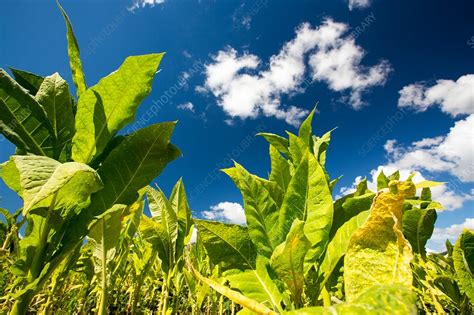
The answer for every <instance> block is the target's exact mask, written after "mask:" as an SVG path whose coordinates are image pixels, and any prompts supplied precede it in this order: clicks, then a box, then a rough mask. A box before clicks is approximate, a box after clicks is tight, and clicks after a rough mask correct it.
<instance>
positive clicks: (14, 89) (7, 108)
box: [0, 69, 56, 157]
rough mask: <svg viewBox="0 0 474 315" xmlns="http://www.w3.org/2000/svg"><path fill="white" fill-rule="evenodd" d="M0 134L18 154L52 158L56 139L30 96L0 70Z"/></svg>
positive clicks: (37, 105) (42, 111) (40, 109)
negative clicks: (16, 148) (15, 147)
mask: <svg viewBox="0 0 474 315" xmlns="http://www.w3.org/2000/svg"><path fill="white" fill-rule="evenodd" d="M0 131H1V132H2V133H3V134H4V135H5V137H6V138H7V139H8V140H10V141H11V142H13V143H14V144H15V145H16V146H17V147H18V148H19V149H20V150H22V151H24V152H28V153H34V154H37V155H44V156H49V157H53V155H54V145H55V141H56V140H55V138H54V133H53V129H52V127H51V125H50V123H49V121H48V119H47V118H46V113H45V111H44V109H43V108H42V107H41V105H40V104H39V103H38V102H37V101H36V100H35V99H34V97H33V96H31V95H30V94H28V92H27V91H26V90H25V89H24V88H23V87H22V86H20V85H19V84H18V83H17V82H15V81H14V80H13V79H12V78H11V77H10V76H9V75H8V74H7V73H6V72H5V71H4V70H3V69H0Z"/></svg>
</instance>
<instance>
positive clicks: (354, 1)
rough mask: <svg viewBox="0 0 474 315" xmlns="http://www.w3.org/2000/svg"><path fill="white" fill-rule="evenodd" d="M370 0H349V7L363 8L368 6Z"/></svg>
mask: <svg viewBox="0 0 474 315" xmlns="http://www.w3.org/2000/svg"><path fill="white" fill-rule="evenodd" d="M370 3H371V0H349V9H350V10H352V9H354V8H355V9H364V8H367V7H369V6H370Z"/></svg>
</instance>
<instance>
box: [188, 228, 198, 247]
mask: <svg viewBox="0 0 474 315" xmlns="http://www.w3.org/2000/svg"><path fill="white" fill-rule="evenodd" d="M196 240H197V229H196V227H195V226H193V231H192V233H191V238H190V239H189V244H194V243H196Z"/></svg>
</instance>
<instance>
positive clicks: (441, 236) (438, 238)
mask: <svg viewBox="0 0 474 315" xmlns="http://www.w3.org/2000/svg"><path fill="white" fill-rule="evenodd" d="M464 229H470V230H474V218H466V219H465V220H464V222H463V223H460V224H453V225H451V226H448V227H446V228H435V229H434V231H433V235H432V236H431V239H430V244H429V245H430V246H433V245H434V246H433V247H438V246H436V244H438V245H441V244H444V242H445V241H446V240H447V239H449V240H450V241H451V242H452V243H454V242H455V241H456V239H457V238H458V236H459V234H461V233H462V231H463V230H464Z"/></svg>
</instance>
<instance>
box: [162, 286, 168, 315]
mask: <svg viewBox="0 0 474 315" xmlns="http://www.w3.org/2000/svg"><path fill="white" fill-rule="evenodd" d="M168 289H169V288H168V280H166V284H165V285H164V287H163V296H162V299H163V309H162V313H161V314H162V315H166V311H167V310H168V295H169V292H168Z"/></svg>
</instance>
